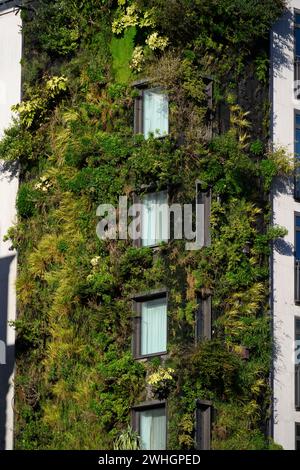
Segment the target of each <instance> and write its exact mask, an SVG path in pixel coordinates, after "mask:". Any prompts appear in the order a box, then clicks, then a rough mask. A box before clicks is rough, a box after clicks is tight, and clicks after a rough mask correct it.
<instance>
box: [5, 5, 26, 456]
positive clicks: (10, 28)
mask: <svg viewBox="0 0 300 470" xmlns="http://www.w3.org/2000/svg"><path fill="white" fill-rule="evenodd" d="M20 28H21V19H20V15H19V13H17V14H16V11H14V10H12V9H9V10H5V11H3V10H1V11H0V138H1V136H2V135H3V130H4V129H5V128H6V127H8V126H9V124H10V122H11V106H12V105H13V104H16V103H17V102H19V101H20V95H21V65H20V60H21V53H22V34H21V29H20ZM17 189H18V177H17V175H14V176H11V174H9V172H7V171H5V170H4V168H3V165H2V164H1V163H0V340H1V341H4V342H5V343H6V364H5V365H0V449H12V448H13V397H14V390H13V372H14V343H15V333H14V329H13V328H12V327H10V326H9V325H8V322H10V321H13V320H14V319H15V317H16V295H15V281H16V273H17V260H16V254H15V253H13V252H12V251H9V247H10V243H9V242H4V241H3V236H4V235H5V234H6V232H7V229H8V228H9V227H10V226H11V225H12V224H13V222H14V220H15V217H16V211H15V200H16V194H17Z"/></svg>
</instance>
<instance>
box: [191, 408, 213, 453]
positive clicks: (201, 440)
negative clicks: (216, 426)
mask: <svg viewBox="0 0 300 470" xmlns="http://www.w3.org/2000/svg"><path fill="white" fill-rule="evenodd" d="M212 417H213V408H212V402H211V401H210V400H200V399H198V400H196V411H195V427H196V429H195V441H196V442H195V447H196V449H197V450H210V448H211V429H212Z"/></svg>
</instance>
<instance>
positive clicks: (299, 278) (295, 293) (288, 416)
mask: <svg viewBox="0 0 300 470" xmlns="http://www.w3.org/2000/svg"><path fill="white" fill-rule="evenodd" d="M271 65H272V67H271V93H270V94H271V106H272V112H271V135H272V141H273V144H274V146H275V147H278V146H279V147H284V148H285V149H287V151H288V152H289V154H290V155H291V158H293V156H294V155H295V157H296V158H295V161H296V168H295V177H294V178H293V177H291V178H287V179H284V180H283V179H280V180H278V181H277V182H276V183H275V185H274V188H273V194H272V205H273V223H274V224H276V225H280V226H283V227H285V228H286V229H287V230H288V234H287V235H286V237H285V238H284V240H282V241H281V242H280V243H276V244H275V246H274V250H273V257H272V261H271V262H272V270H271V277H272V283H271V294H272V295H271V303H272V311H273V333H274V350H273V364H274V367H273V391H274V400H273V426H272V427H273V437H274V440H275V442H277V443H278V444H280V445H282V446H283V448H284V449H286V450H294V449H297V450H300V369H299V365H298V364H297V362H298V363H299V347H300V344H299V340H300V261H299V260H300V179H299V169H298V168H297V161H298V157H299V155H300V99H299V98H300V94H299V89H300V88H299V85H300V82H299V79H300V0H292V1H290V2H289V3H288V7H287V10H286V13H285V15H284V16H283V17H282V18H281V20H280V21H279V22H278V23H277V24H276V25H275V26H274V29H273V31H272V35H271ZM297 343H298V345H297ZM297 356H298V359H297Z"/></svg>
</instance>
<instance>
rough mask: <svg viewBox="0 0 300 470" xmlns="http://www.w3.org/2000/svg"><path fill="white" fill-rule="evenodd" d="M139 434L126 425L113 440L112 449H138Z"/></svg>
mask: <svg viewBox="0 0 300 470" xmlns="http://www.w3.org/2000/svg"><path fill="white" fill-rule="evenodd" d="M139 448H140V446H139V436H138V434H137V433H136V432H134V431H133V429H132V428H131V427H130V426H128V428H127V429H126V431H123V432H122V433H121V434H120V435H119V437H117V439H116V440H115V442H114V450H139Z"/></svg>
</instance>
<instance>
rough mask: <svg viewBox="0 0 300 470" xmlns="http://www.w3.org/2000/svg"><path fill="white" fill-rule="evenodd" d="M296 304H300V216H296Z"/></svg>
mask: <svg viewBox="0 0 300 470" xmlns="http://www.w3.org/2000/svg"><path fill="white" fill-rule="evenodd" d="M295 302H296V303H300V215H298V214H296V216H295Z"/></svg>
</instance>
